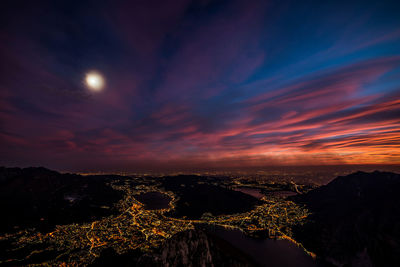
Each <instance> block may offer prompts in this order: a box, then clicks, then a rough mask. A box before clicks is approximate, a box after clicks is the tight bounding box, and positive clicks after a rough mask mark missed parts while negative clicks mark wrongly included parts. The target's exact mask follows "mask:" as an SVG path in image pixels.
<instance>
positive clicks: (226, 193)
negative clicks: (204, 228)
mask: <svg viewBox="0 0 400 267" xmlns="http://www.w3.org/2000/svg"><path fill="white" fill-rule="evenodd" d="M204 181H207V177H201V176H192V175H179V176H174V177H166V178H165V179H164V180H163V182H162V183H163V186H164V188H165V189H166V190H169V191H173V192H174V193H176V195H177V196H178V197H179V200H178V203H177V207H176V209H175V211H174V214H172V215H174V216H176V217H183V216H186V217H187V218H192V219H193V218H195V219H197V218H200V217H201V216H202V215H203V214H204V213H206V212H208V213H211V214H213V215H221V214H234V213H240V212H246V211H249V210H251V209H252V208H253V207H254V205H256V204H258V203H259V200H258V199H257V198H255V197H253V196H250V195H247V194H244V193H242V192H238V191H233V190H229V189H226V188H223V187H220V186H216V185H213V184H212V183H211V184H208V183H205V182H204Z"/></svg>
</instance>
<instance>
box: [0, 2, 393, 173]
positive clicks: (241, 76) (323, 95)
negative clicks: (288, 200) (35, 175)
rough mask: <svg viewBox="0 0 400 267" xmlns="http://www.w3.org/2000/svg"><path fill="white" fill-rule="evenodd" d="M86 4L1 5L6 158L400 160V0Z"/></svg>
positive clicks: (136, 162) (0, 132)
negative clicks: (101, 82) (94, 82)
mask: <svg viewBox="0 0 400 267" xmlns="http://www.w3.org/2000/svg"><path fill="white" fill-rule="evenodd" d="M84 2H85V3H70V2H67V1H66V2H63V1H57V2H54V1H48V2H47V3H46V2H45V1H44V2H42V4H37V3H30V2H27V3H26V4H25V5H22V6H21V5H17V4H14V3H12V2H10V3H7V4H4V7H5V8H4V9H3V10H2V11H1V13H0V16H1V18H2V19H1V27H0V40H1V42H0V57H1V62H0V146H1V152H0V164H6V165H44V166H48V167H52V168H58V169H63V170H83V169H105V170H106V169H107V170H112V169H125V170H134V169H136V168H154V167H156V166H164V167H165V166H170V167H180V166H189V167H190V166H212V167H227V166H259V165H275V164H279V165H300V164H301V165H309V164H339V163H340V164H342V163H359V164H364V163H385V164H386V163H389V164H394V163H395V164H399V163H400V93H399V92H400V49H399V48H400V21H399V20H398V14H396V12H395V10H396V8H398V6H396V5H397V4H395V3H390V2H386V1H384V2H382V3H379V4H373V5H372V4H371V5H369V4H368V3H363V4H362V5H358V4H354V5H352V4H350V3H347V2H346V3H343V4H339V3H337V2H335V3H334V4H333V3H329V1H328V2H324V3H322V2H310V3H307V4H306V3H300V2H298V1H284V2H282V1H279V3H278V1H276V2H275V1H272V2H266V1H184V0H182V1H173V2H168V1H133V2H132V1H130V2H126V1H121V2H119V1H110V2H107V1H95V2H90V1H89V2H88V1H84ZM92 70H96V71H99V72H101V73H102V74H103V75H104V76H105V78H106V84H107V85H106V88H104V90H103V91H101V92H96V93H94V92H91V91H89V90H87V88H86V87H85V84H84V77H85V74H86V73H88V72H89V71H92Z"/></svg>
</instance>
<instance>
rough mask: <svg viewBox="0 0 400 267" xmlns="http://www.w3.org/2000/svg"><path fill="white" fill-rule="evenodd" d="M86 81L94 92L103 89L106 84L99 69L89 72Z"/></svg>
mask: <svg viewBox="0 0 400 267" xmlns="http://www.w3.org/2000/svg"><path fill="white" fill-rule="evenodd" d="M85 82H86V86H87V87H88V89H89V90H90V91H93V92H100V91H102V90H103V88H104V85H105V81H104V77H103V76H102V75H101V74H100V73H99V72H97V71H91V72H88V73H87V74H86V77H85Z"/></svg>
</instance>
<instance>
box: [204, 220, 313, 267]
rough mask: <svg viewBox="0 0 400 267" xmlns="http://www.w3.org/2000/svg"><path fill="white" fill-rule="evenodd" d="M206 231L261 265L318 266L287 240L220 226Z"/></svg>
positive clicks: (273, 266)
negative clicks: (246, 233)
mask: <svg viewBox="0 0 400 267" xmlns="http://www.w3.org/2000/svg"><path fill="white" fill-rule="evenodd" d="M208 231H209V232H210V233H212V234H214V235H216V236H217V237H220V238H222V239H224V240H225V241H227V242H229V243H230V244H231V245H232V246H234V247H236V248H238V249H239V250H241V251H243V252H244V253H245V254H247V255H248V256H249V257H251V258H252V259H253V260H254V261H255V262H256V263H258V264H259V265H261V266H269V267H275V266H276V267H278V266H279V267H281V266H287V267H290V266H296V267H312V266H319V265H318V264H317V262H316V261H315V260H314V259H313V258H311V257H310V256H309V255H307V254H306V253H305V252H304V251H303V249H302V248H299V247H297V246H296V245H295V244H293V243H292V242H290V241H287V240H275V239H258V238H252V237H249V236H246V235H245V234H244V233H243V232H242V231H239V230H227V229H224V228H222V227H215V228H208Z"/></svg>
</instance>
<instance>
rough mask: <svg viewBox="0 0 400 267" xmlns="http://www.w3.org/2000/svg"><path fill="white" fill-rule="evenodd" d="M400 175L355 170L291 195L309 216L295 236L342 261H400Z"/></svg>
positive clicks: (329, 257)
mask: <svg viewBox="0 0 400 267" xmlns="http://www.w3.org/2000/svg"><path fill="white" fill-rule="evenodd" d="M399 189H400V175H399V174H394V173H388V172H378V171H375V172H372V173H365V172H357V173H354V174H351V175H348V176H344V177H343V176H341V177H338V178H336V179H335V180H333V181H332V182H330V183H329V184H327V185H325V186H322V187H320V188H317V189H315V190H313V191H310V192H308V193H307V194H304V195H299V196H295V197H292V200H294V201H296V202H298V203H303V204H306V205H307V207H308V208H309V209H310V210H311V212H312V213H313V214H312V215H311V216H310V218H309V219H310V220H311V222H309V223H307V224H306V225H305V226H301V227H298V228H297V229H296V230H295V233H296V236H295V238H296V239H298V240H300V241H301V242H302V243H303V244H304V246H305V247H306V248H307V249H309V250H311V251H313V252H315V253H316V254H317V255H318V256H319V257H321V258H322V259H325V260H327V261H329V262H331V263H333V264H334V265H340V266H400V194H399Z"/></svg>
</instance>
